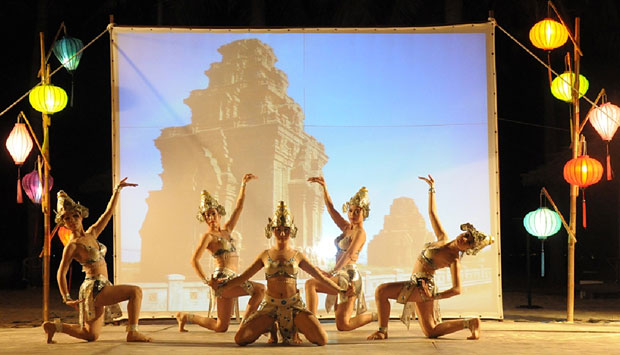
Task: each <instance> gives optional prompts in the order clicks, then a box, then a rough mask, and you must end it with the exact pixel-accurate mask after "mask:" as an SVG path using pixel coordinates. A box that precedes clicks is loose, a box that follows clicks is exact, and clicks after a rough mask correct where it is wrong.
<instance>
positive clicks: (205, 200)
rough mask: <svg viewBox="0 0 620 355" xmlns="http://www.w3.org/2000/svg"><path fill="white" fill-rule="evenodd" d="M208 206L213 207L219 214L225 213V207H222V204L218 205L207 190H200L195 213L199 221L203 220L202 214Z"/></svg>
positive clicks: (223, 214)
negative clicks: (198, 205)
mask: <svg viewBox="0 0 620 355" xmlns="http://www.w3.org/2000/svg"><path fill="white" fill-rule="evenodd" d="M209 208H213V209H215V210H216V211H217V213H218V214H219V215H220V216H225V215H226V209H224V206H222V205H220V204H219V202H217V200H216V199H214V198H213V196H211V195H210V194H209V192H207V190H202V192H201V193H200V207H198V214H196V218H197V219H198V220H199V221H200V222H204V221H205V216H204V214H205V213H207V211H208V210H209Z"/></svg>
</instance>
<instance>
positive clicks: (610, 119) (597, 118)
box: [586, 102, 620, 180]
mask: <svg viewBox="0 0 620 355" xmlns="http://www.w3.org/2000/svg"><path fill="white" fill-rule="evenodd" d="M586 119H587V120H589V121H590V124H592V126H593V127H594V129H595V130H596V132H598V134H599V135H600V136H601V138H602V139H603V140H604V141H606V143H607V180H611V159H610V157H609V142H610V141H611V139H612V138H613V136H614V134H615V133H616V130H617V129H618V124H619V123H620V107H618V106H616V105H614V104H612V103H610V102H607V103H604V104H602V105H600V106H599V107H596V108H594V109H593V110H592V111H590V113H589V114H588V117H587V118H586Z"/></svg>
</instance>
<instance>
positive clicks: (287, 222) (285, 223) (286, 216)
mask: <svg viewBox="0 0 620 355" xmlns="http://www.w3.org/2000/svg"><path fill="white" fill-rule="evenodd" d="M278 227H289V228H290V229H291V234H290V237H291V238H295V237H296V236H297V227H295V223H294V222H293V216H291V214H290V212H289V211H288V208H287V207H286V205H285V204H284V201H280V203H278V207H276V211H275V212H274V213H273V219H272V218H267V226H266V227H265V237H267V238H271V235H272V230H273V229H274V228H278Z"/></svg>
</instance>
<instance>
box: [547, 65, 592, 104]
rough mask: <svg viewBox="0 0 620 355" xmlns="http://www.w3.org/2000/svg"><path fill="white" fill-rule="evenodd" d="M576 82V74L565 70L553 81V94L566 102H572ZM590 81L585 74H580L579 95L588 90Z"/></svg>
mask: <svg viewBox="0 0 620 355" xmlns="http://www.w3.org/2000/svg"><path fill="white" fill-rule="evenodd" d="M574 84H575V74H574V73H571V72H565V73H563V74H560V75H559V76H557V77H556V78H555V79H553V81H552V82H551V94H553V96H554V97H555V98H556V99H558V100H562V101H565V102H571V101H572V100H573V87H572V85H574ZM589 86H590V82H589V81H588V79H586V78H585V77H584V76H583V75H581V74H579V97H582V96H583V95H585V94H586V92H587V91H588V87H589Z"/></svg>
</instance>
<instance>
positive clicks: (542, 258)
mask: <svg viewBox="0 0 620 355" xmlns="http://www.w3.org/2000/svg"><path fill="white" fill-rule="evenodd" d="M540 277H545V240H544V239H541V240H540Z"/></svg>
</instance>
